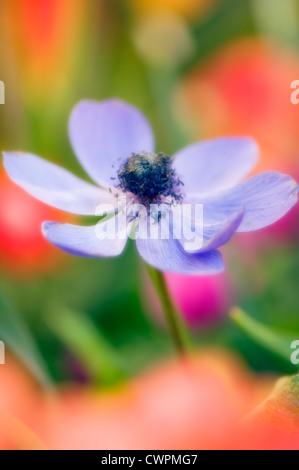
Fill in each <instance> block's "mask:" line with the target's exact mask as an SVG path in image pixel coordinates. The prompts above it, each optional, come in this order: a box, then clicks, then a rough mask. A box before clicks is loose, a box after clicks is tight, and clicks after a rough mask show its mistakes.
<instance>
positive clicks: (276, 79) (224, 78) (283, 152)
mask: <svg viewBox="0 0 299 470" xmlns="http://www.w3.org/2000/svg"><path fill="white" fill-rule="evenodd" d="M298 66H299V57H298V56H297V55H295V54H294V53H292V52H291V51H290V50H288V49H283V48H279V47H278V46H277V45H276V44H275V45H272V44H271V43H268V42H266V41H262V40H257V39H247V40H242V41H239V42H237V43H233V44H230V45H229V46H226V47H225V48H223V49H222V50H221V51H220V52H217V53H216V54H215V55H214V56H212V57H211V58H209V59H208V60H207V61H206V62H205V63H204V64H203V65H200V66H199V67H198V68H197V69H196V70H195V71H193V72H191V74H190V75H189V76H188V77H187V79H186V81H185V82H184V85H183V87H182V89H181V91H182V93H181V95H180V96H181V98H182V99H183V103H184V105H185V106H186V109H187V112H188V113H189V114H191V116H192V123H193V124H194V126H195V129H194V130H195V133H196V136H197V137H200V138H201V139H208V138H214V137H219V136H223V135H249V136H251V137H253V138H255V139H256V141H257V142H258V144H259V146H260V149H261V155H260V161H259V164H258V166H257V167H256V169H255V172H260V171H267V170H276V171H281V172H284V173H287V174H292V175H294V177H296V176H298V175H299V163H298V161H299V160H298V157H299V120H298V113H299V107H298V106H295V105H294V104H292V103H291V93H292V91H293V90H291V83H292V82H293V81H294V80H295V79H296V78H297V76H298ZM298 229H299V208H298V205H297V206H296V207H295V208H294V209H293V210H292V211H291V212H290V213H289V214H287V215H286V216H285V217H284V218H283V219H282V220H281V221H279V222H278V223H277V224H275V226H273V227H272V226H271V227H269V229H264V230H263V232H264V234H265V237H262V238H261V235H260V234H258V239H257V237H255V235H254V234H253V235H251V234H250V236H248V237H246V238H245V239H243V244H246V245H247V244H249V246H251V245H253V246H251V248H253V247H256V246H255V245H256V244H255V241H256V243H257V244H258V245H261V244H263V241H267V240H269V238H273V239H278V240H282V239H284V238H286V237H287V238H289V237H290V236H294V235H296V234H298Z"/></svg>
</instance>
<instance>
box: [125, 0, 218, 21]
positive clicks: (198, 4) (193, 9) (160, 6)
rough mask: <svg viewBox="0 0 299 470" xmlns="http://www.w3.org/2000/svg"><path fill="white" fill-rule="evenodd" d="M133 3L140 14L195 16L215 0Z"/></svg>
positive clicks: (152, 0) (163, 0)
mask: <svg viewBox="0 0 299 470" xmlns="http://www.w3.org/2000/svg"><path fill="white" fill-rule="evenodd" d="M131 3H132V5H133V8H134V10H135V11H137V12H138V13H139V14H145V15H148V14H150V15H152V14H163V13H172V14H176V15H179V16H182V17H185V18H194V15H196V14H199V13H202V12H203V11H205V10H207V9H208V8H211V7H212V6H213V4H214V3H215V0H131Z"/></svg>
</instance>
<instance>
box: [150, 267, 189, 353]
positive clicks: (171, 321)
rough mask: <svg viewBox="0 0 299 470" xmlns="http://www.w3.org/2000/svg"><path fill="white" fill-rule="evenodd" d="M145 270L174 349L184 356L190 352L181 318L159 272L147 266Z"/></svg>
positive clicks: (186, 332)
mask: <svg viewBox="0 0 299 470" xmlns="http://www.w3.org/2000/svg"><path fill="white" fill-rule="evenodd" d="M147 269H148V272H149V275H150V278H151V280H152V282H153V285H154V287H155V289H156V292H157V294H158V296H159V299H160V302H161V305H162V309H163V313H164V316H165V320H166V323H167V326H168V328H169V332H170V335H171V337H172V340H173V343H174V345H175V348H176V350H177V352H178V354H179V355H180V356H186V355H187V354H188V352H189V351H190V350H191V340H190V337H189V333H188V330H187V327H186V325H185V323H184V321H183V318H182V317H181V315H180V314H179V313H178V311H177V309H176V308H175V306H174V304H173V302H172V300H171V298H170V295H169V292H168V288H167V285H166V282H165V277H164V274H163V273H162V272H161V271H158V270H157V269H155V268H153V267H152V266H149V265H147Z"/></svg>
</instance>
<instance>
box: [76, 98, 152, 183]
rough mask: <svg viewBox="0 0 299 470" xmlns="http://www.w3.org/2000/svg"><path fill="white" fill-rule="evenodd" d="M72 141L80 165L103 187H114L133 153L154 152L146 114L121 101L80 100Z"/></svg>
mask: <svg viewBox="0 0 299 470" xmlns="http://www.w3.org/2000/svg"><path fill="white" fill-rule="evenodd" d="M69 133H70V140H71V143H72V145H73V149H74V152H75V154H76V155H77V157H78V159H79V160H80V163H81V165H82V166H83V168H85V170H86V171H87V173H88V174H89V175H90V176H91V178H92V179H93V180H94V181H96V182H97V183H98V184H100V185H101V186H104V187H110V186H113V185H114V180H115V178H116V176H117V171H118V168H119V167H120V165H121V163H122V162H123V161H124V160H125V159H126V158H127V157H129V156H130V155H131V154H132V153H138V152H142V151H144V150H145V151H147V152H152V151H153V150H154V137H153V134H152V130H151V127H150V125H149V123H148V122H147V120H146V118H145V117H144V116H143V114H142V113H141V112H140V111H139V110H138V109H136V108H134V107H133V106H130V105H129V104H126V103H124V102H123V101H120V100H116V99H113V100H108V101H103V102H101V103H98V102H95V101H81V102H80V103H79V104H78V105H77V106H76V107H75V109H74V110H73V112H72V114H71V118H70V124H69Z"/></svg>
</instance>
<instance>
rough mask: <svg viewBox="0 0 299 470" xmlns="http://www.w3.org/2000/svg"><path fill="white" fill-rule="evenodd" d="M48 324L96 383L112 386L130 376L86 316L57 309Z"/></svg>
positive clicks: (50, 315)
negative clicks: (127, 375)
mask: <svg viewBox="0 0 299 470" xmlns="http://www.w3.org/2000/svg"><path fill="white" fill-rule="evenodd" d="M53 312H54V313H53ZM47 324H48V325H49V327H50V328H51V330H52V331H53V332H54V333H55V334H56V335H57V336H58V337H59V338H60V340H61V341H62V342H63V344H65V345H66V346H67V347H68V348H69V350H70V351H71V353H72V354H73V355H74V357H76V358H77V359H78V360H79V361H80V362H81V364H82V365H83V366H84V367H85V368H86V370H87V372H88V374H89V375H90V376H91V378H92V379H93V380H94V382H95V383H97V384H100V385H102V386H110V385H114V384H115V383H117V382H119V381H122V380H124V378H125V376H126V373H125V367H124V365H123V364H122V361H121V359H120V358H119V357H118V355H117V353H116V352H115V351H114V349H113V347H112V346H111V345H110V344H109V342H108V341H107V340H106V338H105V337H104V336H103V335H101V333H100V332H99V330H98V329H97V328H96V327H95V325H94V324H93V322H92V321H90V320H89V318H88V317H87V316H86V315H84V314H83V313H81V312H76V311H73V310H69V309H67V308H65V307H59V308H57V307H56V308H55V309H51V312H49V315H48V316H47Z"/></svg>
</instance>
